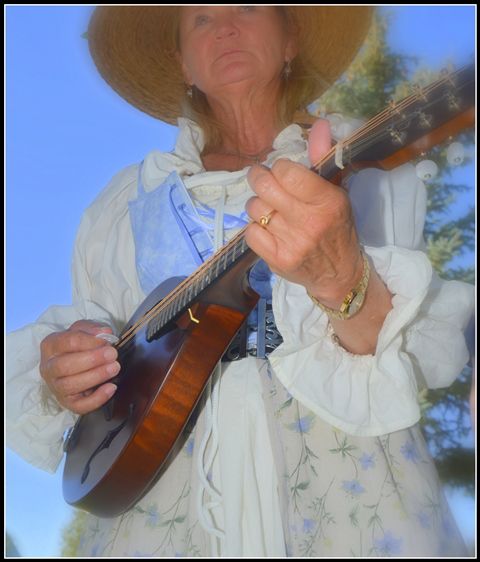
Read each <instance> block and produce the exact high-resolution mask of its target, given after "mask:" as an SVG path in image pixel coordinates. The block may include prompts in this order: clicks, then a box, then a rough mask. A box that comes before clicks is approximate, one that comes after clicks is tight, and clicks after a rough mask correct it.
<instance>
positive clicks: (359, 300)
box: [307, 252, 370, 320]
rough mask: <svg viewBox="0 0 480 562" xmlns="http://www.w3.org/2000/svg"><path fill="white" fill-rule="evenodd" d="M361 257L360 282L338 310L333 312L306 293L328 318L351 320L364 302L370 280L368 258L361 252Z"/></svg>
mask: <svg viewBox="0 0 480 562" xmlns="http://www.w3.org/2000/svg"><path fill="white" fill-rule="evenodd" d="M362 256H363V275H362V278H361V279H360V282H359V283H358V285H357V286H356V287H354V288H353V289H352V290H351V291H350V292H349V293H348V294H347V295H346V297H345V298H344V299H343V302H342V305H341V306H340V310H334V309H333V308H329V307H328V306H325V305H323V304H322V303H320V302H319V301H318V299H316V298H315V297H314V296H312V295H311V294H310V293H308V291H307V293H308V296H309V297H310V298H311V299H312V301H313V302H314V303H315V304H316V305H317V306H318V307H320V308H321V309H322V310H323V311H324V312H326V313H327V314H328V316H329V317H330V318H336V319H338V320H348V319H349V318H352V316H354V315H355V314H357V312H359V311H360V309H361V308H362V306H363V303H364V301H365V295H366V294H367V287H368V281H369V279H370V264H369V262H368V258H367V256H366V254H365V253H364V252H362Z"/></svg>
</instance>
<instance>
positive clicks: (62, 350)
mask: <svg viewBox="0 0 480 562" xmlns="http://www.w3.org/2000/svg"><path fill="white" fill-rule="evenodd" d="M100 333H113V332H112V329H111V328H110V327H108V326H106V325H105V324H100V323H98V322H93V321H90V320H79V321H78V322H75V323H74V324H72V325H71V326H70V328H69V329H68V330H65V331H63V332H54V333H52V334H50V335H48V336H47V337H46V338H45V339H44V340H43V341H42V342H41V344H40V351H41V359H40V374H41V376H42V378H43V380H44V381H45V383H46V384H47V386H48V388H49V389H50V390H51V392H52V393H53V395H54V396H55V398H56V399H57V401H58V402H59V404H60V405H61V406H63V407H64V408H67V409H68V410H70V411H72V412H74V413H76V414H81V415H83V414H87V413H88V412H92V411H93V410H96V409H97V408H100V406H103V404H105V403H106V402H107V401H108V400H109V399H110V398H111V396H112V395H113V394H114V392H115V391H116V389H117V387H116V385H114V384H112V383H109V382H108V381H109V380H110V379H111V378H113V377H115V376H116V375H117V374H118V373H119V371H120V364H119V363H118V362H117V361H116V359H117V357H118V352H117V350H116V349H115V348H114V347H113V346H112V345H110V344H109V343H107V342H106V341H105V340H104V339H101V338H97V337H95V336H96V335H97V334H100ZM95 387H98V388H95Z"/></svg>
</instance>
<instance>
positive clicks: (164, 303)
mask: <svg viewBox="0 0 480 562" xmlns="http://www.w3.org/2000/svg"><path fill="white" fill-rule="evenodd" d="M246 228H247V227H246V226H244V227H243V228H242V229H241V230H240V231H239V232H237V234H235V236H234V237H233V238H232V239H231V240H229V242H228V243H227V244H226V245H225V246H224V247H223V248H221V249H220V250H219V251H218V252H217V253H216V254H214V255H213V256H211V257H210V258H209V259H208V260H207V261H205V262H204V263H203V264H202V265H201V266H200V267H199V268H198V269H197V270H196V271H195V272H194V273H193V274H192V275H191V276H190V277H188V278H187V279H184V280H183V281H182V282H181V283H180V284H179V285H177V287H175V289H173V291H171V292H170V293H169V294H168V295H167V296H166V297H165V298H164V299H162V300H161V301H160V302H158V303H157V304H156V305H155V306H153V307H152V308H151V309H150V310H149V311H148V312H146V313H145V314H144V315H143V316H142V317H141V318H139V319H138V321H137V322H136V323H135V324H133V325H132V326H131V327H130V328H129V329H128V330H127V332H125V334H123V335H122V337H121V338H120V340H119V341H118V342H117V343H116V346H117V347H121V346H122V345H124V344H125V343H127V341H129V340H130V339H131V337H132V336H133V335H135V333H136V332H137V331H138V330H140V329H141V328H142V327H143V326H144V325H145V323H146V322H149V321H150V320H152V319H153V318H155V317H158V316H159V315H160V313H161V312H163V311H164V310H166V309H167V307H168V306H169V305H171V304H172V303H174V302H175V301H176V300H180V298H179V297H181V296H183V295H185V294H186V292H187V291H188V289H189V288H190V287H193V286H194V284H195V283H196V282H197V281H199V280H201V278H202V276H203V274H204V273H205V272H206V270H209V271H212V269H213V267H214V266H216V265H217V264H218V263H219V262H220V260H221V259H222V258H225V261H226V262H227V261H228V260H229V259H231V257H232V256H234V255H235V254H236V252H237V250H238V247H237V245H238V242H239V241H241V239H242V236H243V233H244V231H245V230H246ZM240 255H243V253H241V254H240ZM240 255H239V257H240ZM197 288H198V287H197ZM201 290H203V289H201ZM201 290H200V291H201ZM197 294H198V293H197ZM195 296H197V295H195ZM193 298H194V297H193Z"/></svg>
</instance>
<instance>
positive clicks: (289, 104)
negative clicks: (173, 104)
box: [177, 6, 322, 153]
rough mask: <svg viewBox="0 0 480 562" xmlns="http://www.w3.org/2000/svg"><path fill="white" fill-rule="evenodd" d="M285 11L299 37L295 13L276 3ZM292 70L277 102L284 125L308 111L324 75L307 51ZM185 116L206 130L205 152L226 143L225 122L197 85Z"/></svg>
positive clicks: (185, 105) (184, 107) (290, 28)
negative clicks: (223, 142)
mask: <svg viewBox="0 0 480 562" xmlns="http://www.w3.org/2000/svg"><path fill="white" fill-rule="evenodd" d="M275 8H276V9H277V10H278V11H279V13H280V14H281V16H282V18H283V20H284V24H285V29H286V31H287V33H292V34H293V35H294V36H295V37H298V33H299V28H298V26H297V24H296V21H295V19H294V17H293V14H292V13H291V12H290V11H289V10H288V8H286V7H284V6H275ZM179 46H180V41H179V34H178V32H177V48H178V50H180V47H179ZM290 68H291V73H290V75H289V76H288V78H287V77H285V76H284V75H283V73H282V80H281V88H280V96H279V103H278V105H277V124H278V126H279V127H280V128H284V127H287V126H288V125H291V124H292V123H293V122H294V121H295V114H296V113H298V112H299V111H300V112H302V113H303V114H306V113H307V110H306V107H305V100H309V99H312V94H314V93H315V91H316V89H317V87H316V86H317V84H318V80H322V78H321V77H320V76H319V75H318V74H317V73H315V72H314V71H313V70H312V65H309V64H308V59H307V57H306V56H305V53H302V52H299V53H298V54H297V56H296V57H295V58H294V59H293V60H292V61H291V64H290ZM181 107H182V115H183V116H184V117H187V118H189V119H191V120H192V121H194V122H195V123H197V124H198V125H199V126H200V128H201V129H202V131H203V134H204V139H205V147H204V149H203V152H204V153H208V152H213V151H214V150H215V149H218V148H219V147H220V146H221V143H222V131H223V128H224V127H223V124H222V123H220V122H219V121H218V120H217V119H216V118H215V116H214V115H213V112H212V110H211V108H210V105H209V103H208V100H207V96H206V95H205V94H204V93H203V92H202V91H200V90H199V89H198V88H196V87H195V86H192V88H191V97H190V96H189V95H187V87H185V95H184V97H183V100H182V103H181Z"/></svg>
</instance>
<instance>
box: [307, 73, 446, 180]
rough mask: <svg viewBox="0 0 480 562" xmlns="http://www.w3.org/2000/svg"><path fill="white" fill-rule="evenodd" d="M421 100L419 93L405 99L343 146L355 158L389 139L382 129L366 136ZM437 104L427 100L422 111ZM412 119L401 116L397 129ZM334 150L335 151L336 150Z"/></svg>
mask: <svg viewBox="0 0 480 562" xmlns="http://www.w3.org/2000/svg"><path fill="white" fill-rule="evenodd" d="M447 81H448V78H442V79H440V80H438V81H437V82H434V83H433V84H430V85H429V86H428V87H425V88H423V89H422V94H423V95H424V96H425V97H427V96H428V94H430V93H431V92H432V91H434V90H435V89H438V88H439V87H440V86H442V85H444V84H445V83H446V82H447ZM420 99H421V95H420V94H418V93H414V94H412V95H410V96H408V97H407V98H404V100H402V102H399V103H398V104H396V105H395V107H394V108H393V109H391V108H387V109H386V110H384V111H383V112H382V113H381V114H379V115H377V116H376V117H375V118H373V119H371V120H370V121H369V122H368V123H366V124H365V125H364V126H363V127H361V128H360V129H357V131H355V133H353V134H352V135H351V136H350V137H348V138H347V139H345V140H344V141H342V144H343V145H344V146H345V147H348V148H350V156H351V157H355V156H357V155H358V154H360V153H361V152H363V151H364V150H365V148H368V147H369V146H372V145H373V144H376V143H377V142H379V141H380V140H382V139H386V138H388V136H389V135H390V134H391V133H390V132H389V131H388V130H387V131H386V130H385V129H382V130H380V131H378V132H376V133H375V134H373V135H372V134H370V135H368V136H367V137H365V134H366V133H367V132H369V131H372V130H375V129H376V128H378V127H379V126H381V125H382V124H383V123H385V122H387V121H388V120H390V119H391V118H392V117H394V115H395V114H396V113H398V114H401V113H402V112H403V111H405V110H408V109H410V106H411V105H413V104H415V103H416V102H417V101H419V100H420ZM437 102H438V99H434V100H431V101H430V103H428V100H427V102H425V104H424V105H423V106H422V110H428V109H429V108H430V107H431V106H432V105H434V104H435V103H437ZM384 116H385V117H387V119H384V118H383V117H384ZM412 117H415V115H406V116H400V118H399V119H397V121H396V122H395V125H396V126H397V127H401V126H402V125H404V124H405V123H407V122H408V121H409V120H411V119H412ZM427 130H428V129H425V131H427ZM352 144H354V145H353V146H352V147H350V145H352ZM333 150H335V148H334V149H333ZM327 156H329V157H331V154H328V155H327ZM323 162H324V160H322V161H321V162H320V163H319V164H317V169H318V167H321V166H322V164H323Z"/></svg>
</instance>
